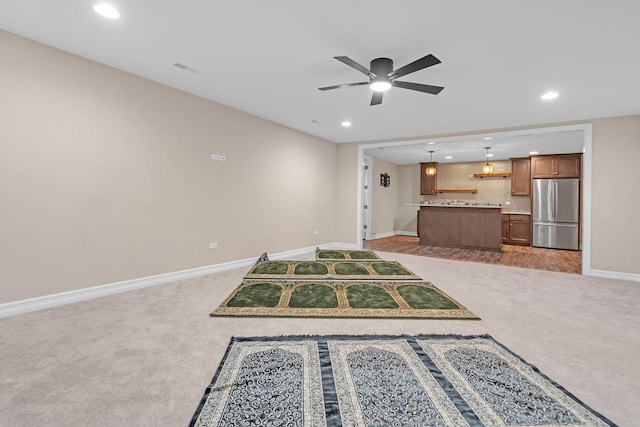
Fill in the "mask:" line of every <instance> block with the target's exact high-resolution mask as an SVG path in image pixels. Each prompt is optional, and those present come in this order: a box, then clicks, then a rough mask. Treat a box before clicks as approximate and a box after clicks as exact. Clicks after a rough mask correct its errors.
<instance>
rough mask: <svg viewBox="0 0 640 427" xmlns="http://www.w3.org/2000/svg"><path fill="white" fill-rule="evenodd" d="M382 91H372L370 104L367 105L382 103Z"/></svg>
mask: <svg viewBox="0 0 640 427" xmlns="http://www.w3.org/2000/svg"><path fill="white" fill-rule="evenodd" d="M383 93H384V92H373V96H372V97H371V104H369V105H379V104H382V94H383Z"/></svg>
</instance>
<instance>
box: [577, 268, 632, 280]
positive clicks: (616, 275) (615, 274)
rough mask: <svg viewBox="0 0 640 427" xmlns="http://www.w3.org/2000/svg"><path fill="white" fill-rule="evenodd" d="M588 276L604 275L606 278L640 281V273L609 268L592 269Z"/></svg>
mask: <svg viewBox="0 0 640 427" xmlns="http://www.w3.org/2000/svg"><path fill="white" fill-rule="evenodd" d="M587 275H588V276H595V277H604V278H606V279H618V280H629V281H632V282H640V274H633V273H620V272H617V271H607V270H590V271H589V273H588V274H587Z"/></svg>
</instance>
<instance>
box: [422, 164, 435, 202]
mask: <svg viewBox="0 0 640 427" xmlns="http://www.w3.org/2000/svg"><path fill="white" fill-rule="evenodd" d="M431 166H433V167H434V168H436V171H437V169H438V163H436V162H433V163H420V194H436V182H437V178H436V177H437V176H438V173H437V172H436V174H435V175H427V168H429V167H431Z"/></svg>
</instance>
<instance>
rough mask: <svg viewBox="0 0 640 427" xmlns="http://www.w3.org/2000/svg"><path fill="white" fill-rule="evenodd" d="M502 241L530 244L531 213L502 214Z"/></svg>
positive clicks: (514, 243) (509, 243) (506, 243)
mask: <svg viewBox="0 0 640 427" xmlns="http://www.w3.org/2000/svg"><path fill="white" fill-rule="evenodd" d="M502 243H503V244H505V245H522V246H530V245H531V215H523V214H502Z"/></svg>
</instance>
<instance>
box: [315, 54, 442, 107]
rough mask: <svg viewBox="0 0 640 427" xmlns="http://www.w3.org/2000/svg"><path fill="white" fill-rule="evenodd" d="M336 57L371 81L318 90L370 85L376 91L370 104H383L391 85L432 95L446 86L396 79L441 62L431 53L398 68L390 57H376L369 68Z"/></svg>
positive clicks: (350, 60) (348, 59) (345, 57)
mask: <svg viewBox="0 0 640 427" xmlns="http://www.w3.org/2000/svg"><path fill="white" fill-rule="evenodd" d="M334 59H336V60H338V61H340V62H342V63H343V64H345V65H348V66H349V67H351V68H353V69H354V70H357V71H359V72H361V73H362V74H364V75H366V76H368V77H369V81H368V82H357V83H346V84H341V85H335V86H326V87H320V88H318V90H323V91H324V90H331V89H341V88H344V87H352V86H362V85H369V87H370V88H371V90H373V92H374V93H373V96H372V97H371V104H370V105H379V104H382V94H383V93H384V92H385V91H387V90H389V89H391V87H399V88H402V89H409V90H415V91H418V92H424V93H430V94H432V95H437V94H439V93H440V92H441V91H442V89H444V87H442V86H431V85H425V84H421V83H411V82H403V81H399V80H396V79H397V78H399V77H402V76H405V75H407V74H410V73H413V72H416V71H419V70H422V69H424V68H428V67H431V66H433V65H436V64H439V63H440V60H439V59H438V58H436V57H435V56H433V55H431V54H429V55H427V56H423V57H422V58H420V59H417V60H415V61H413V62H411V63H410V64H407V65H405V66H403V67H400V68H398V69H397V70H394V69H393V61H392V60H391V59H389V58H376V59H374V60H372V61H371V62H370V63H369V69H367V68H365V67H364V66H362V65H360V64H358V63H357V62H356V61H354V60H353V59H351V58H349V57H348V56H334Z"/></svg>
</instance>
